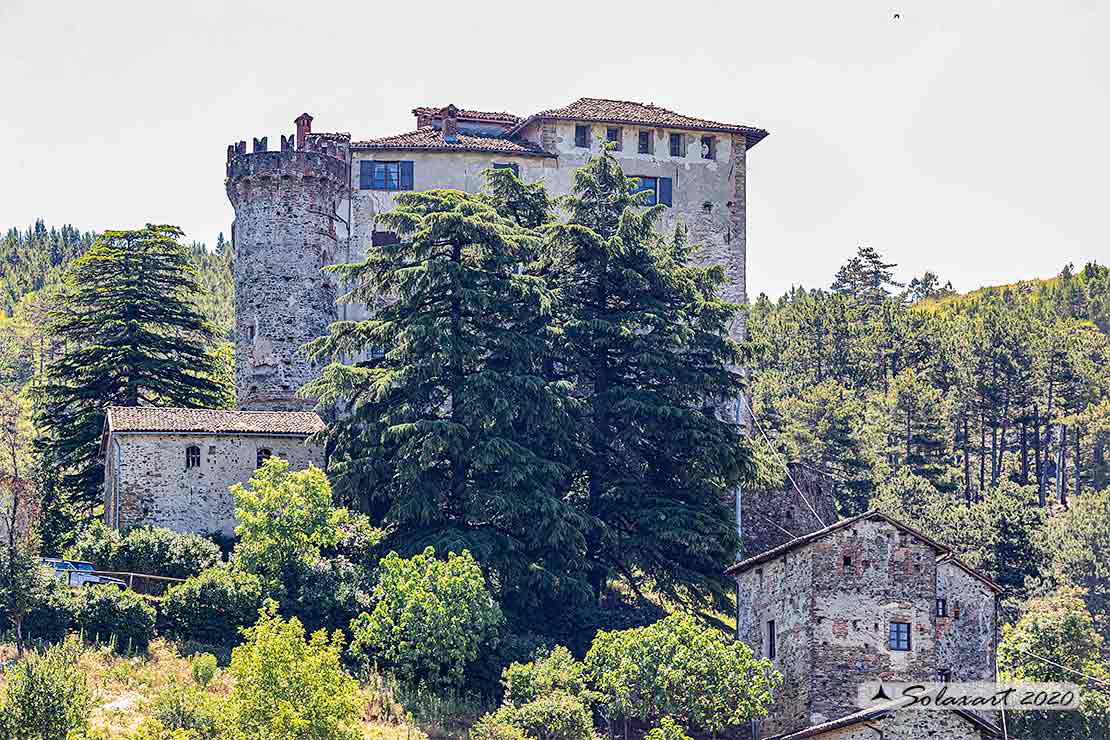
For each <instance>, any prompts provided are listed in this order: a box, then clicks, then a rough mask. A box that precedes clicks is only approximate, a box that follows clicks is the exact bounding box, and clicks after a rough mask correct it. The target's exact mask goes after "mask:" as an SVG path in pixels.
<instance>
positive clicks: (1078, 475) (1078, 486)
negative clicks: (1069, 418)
mask: <svg viewBox="0 0 1110 740" xmlns="http://www.w3.org/2000/svg"><path fill="white" fill-rule="evenodd" d="M1072 436H1073V437H1075V443H1074V444H1075V490H1073V491H1072V495H1073V496H1078V495H1079V494H1080V492H1081V490H1082V488H1083V482H1082V481H1083V479H1082V472H1083V467H1082V466H1081V465H1080V464H1079V452H1080V448H1079V425H1078V424H1076V426H1075V434H1073V435H1072Z"/></svg>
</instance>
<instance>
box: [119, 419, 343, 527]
mask: <svg viewBox="0 0 1110 740" xmlns="http://www.w3.org/2000/svg"><path fill="white" fill-rule="evenodd" d="M190 445H196V446H197V447H199V448H200V454H201V458H200V465H199V466H197V467H193V468H186V466H185V450H186V448H187V447H189V446H190ZM260 448H265V449H269V450H270V451H271V453H272V455H273V456H274V457H280V458H283V459H286V460H288V461H289V464H290V467H291V468H292V469H293V470H303V469H304V468H307V467H308V466H309V465H316V466H317V467H320V466H322V465H323V451H322V450H321V449H320V447H319V446H316V445H308V444H306V443H305V439H304V438H303V437H294V436H258V435H237V434H220V435H204V434H143V435H137V434H126V433H117V434H113V435H112V437H111V439H110V440H109V446H108V459H107V465H108V470H107V476H106V486H105V499H106V500H105V518H106V521H107V524H108V525H109V526H113V527H117V528H121V529H122V528H127V527H132V526H139V525H156V526H162V527H168V528H170V529H173V530H176V531H178V532H195V533H198V534H209V533H213V532H219V533H221V534H224V535H231V534H232V533H233V532H234V529H235V513H234V501H233V499H232V496H231V493H230V492H229V490H228V489H229V488H230V487H231V486H232V485H234V484H236V483H246V482H247V481H248V480H249V479H250V477H251V475H252V474H253V473H254V471H255V467H256V461H257V457H258V450H259V449H260ZM117 502H118V516H117Z"/></svg>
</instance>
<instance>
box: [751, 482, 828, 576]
mask: <svg viewBox="0 0 1110 740" xmlns="http://www.w3.org/2000/svg"><path fill="white" fill-rule="evenodd" d="M790 474H791V475H792V476H793V477H794V481H795V482H796V483H797V484H798V487H799V488H800V489H801V490H802V493H804V494H805V498H806V499H807V500H808V501H809V505H807V504H806V501H805V500H803V499H802V497H801V496H800V495H799V494H798V492H797V491H795V490H794V487H793V486H792V485H791V484H790V482H789V481H787V483H786V485H785V486H784V487H782V488H776V489H774V490H747V489H745V490H743V491H741V495H740V502H741V522H742V530H741V535H742V542H741V546H742V551H743V557H745V558H750V557H753V556H755V555H758V554H759V553H761V552H766V551H768V550H771V549H773V548H776V547H778V546H779V545H782V544H784V543H786V542H789V541H790V540H792V539H794V538H796V537H801V536H802V535H805V534H809V533H810V532H816V531H817V530H818V529H824V528H825V527H826V526H828V525H830V524H834V523H835V522H836V521H837V520H838V519H839V517H838V516H837V513H836V502H835V499H834V496H833V485H834V484H833V483H832V482H831V481H829V480H828V479H827V478H825V477H823V476H821V475H818V474H816V473H814V472H812V471H810V469H809V468H805V467H802V466H800V465H794V464H791V465H790ZM810 506H812V507H813V510H811V509H810ZM814 511H816V512H817V514H820V519H818V517H817V516H816V515H815V514H814Z"/></svg>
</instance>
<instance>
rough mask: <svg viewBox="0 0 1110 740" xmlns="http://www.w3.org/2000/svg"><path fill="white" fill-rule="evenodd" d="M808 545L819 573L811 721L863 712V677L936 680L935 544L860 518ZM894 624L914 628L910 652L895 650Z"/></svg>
mask: <svg viewBox="0 0 1110 740" xmlns="http://www.w3.org/2000/svg"><path fill="white" fill-rule="evenodd" d="M807 549H808V550H810V551H811V553H812V557H813V574H814V576H813V614H812V619H813V635H812V639H813V673H812V676H811V691H812V696H813V702H812V704H811V706H810V723H811V724H818V723H820V722H826V721H828V720H832V719H836V718H837V717H843V716H844V715H847V714H851V713H852V712H855V711H857V710H858V709H859V707H858V705H857V703H858V702H857V688H858V686H859V684H860V683H863V682H865V681H873V680H879V679H881V680H888V681H900V680H911V679H919V680H920V679H927V680H932V679H934V678H935V676H936V632H935V627H934V621H933V616H934V611H935V596H936V567H937V565H936V557H937V553H936V551H935V550H934V549H933V548H932V546H930V545H929V544H927V543H926V542H924V541H922V540H920V539H918V538H917V537H914V536H912V535H910V534H908V533H906V532H904V531H902V530H899V529H898V528H896V527H894V526H893V525H891V524H889V523H888V522H885V521H882V520H862V521H859V522H856V523H855V524H853V525H852V526H850V527H846V528H843V529H840V530H837V531H835V532H832V533H830V534H829V536H827V537H822V538H820V539H818V540H816V541H815V542H813V543H812V544H810V545H809V546H808V548H807ZM845 558H850V562H847V561H846V560H845ZM891 622H906V623H908V624H909V625H910V634H911V637H910V649H909V650H908V651H898V650H892V649H891V648H890V646H889V642H888V635H889V628H890V624H891Z"/></svg>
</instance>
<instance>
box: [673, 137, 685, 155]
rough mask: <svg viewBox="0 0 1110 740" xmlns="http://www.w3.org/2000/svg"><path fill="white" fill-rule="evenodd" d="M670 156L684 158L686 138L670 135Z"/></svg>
mask: <svg viewBox="0 0 1110 740" xmlns="http://www.w3.org/2000/svg"><path fill="white" fill-rule="evenodd" d="M671 156H672V157H685V156H686V137H685V136H684V135H682V134H671Z"/></svg>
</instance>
